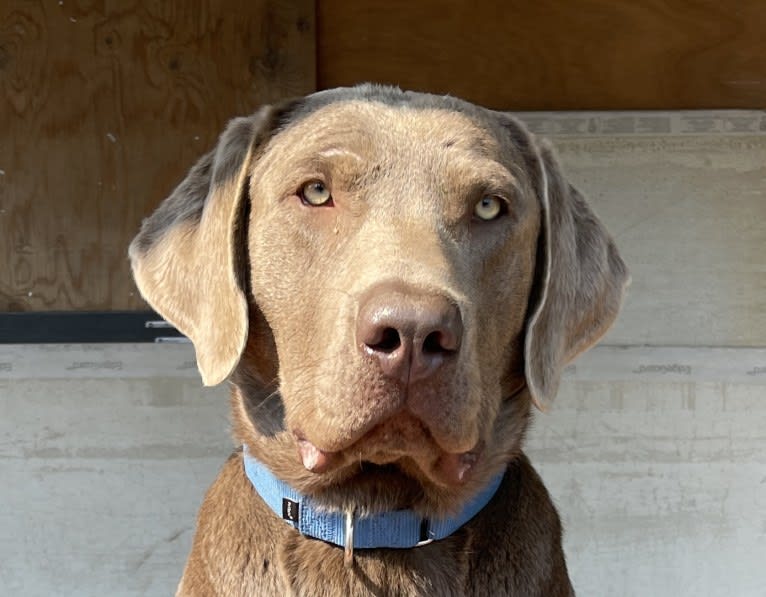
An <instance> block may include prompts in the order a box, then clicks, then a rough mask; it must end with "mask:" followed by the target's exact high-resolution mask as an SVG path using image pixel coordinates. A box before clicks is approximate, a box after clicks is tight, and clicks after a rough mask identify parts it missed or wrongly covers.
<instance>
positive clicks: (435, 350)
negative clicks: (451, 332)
mask: <svg viewBox="0 0 766 597" xmlns="http://www.w3.org/2000/svg"><path fill="white" fill-rule="evenodd" d="M423 352H424V353H426V354H439V353H443V352H450V350H449V349H448V348H446V347H445V346H444V342H443V341H442V333H441V332H431V333H430V334H428V336H426V339H425V340H424V341H423Z"/></svg>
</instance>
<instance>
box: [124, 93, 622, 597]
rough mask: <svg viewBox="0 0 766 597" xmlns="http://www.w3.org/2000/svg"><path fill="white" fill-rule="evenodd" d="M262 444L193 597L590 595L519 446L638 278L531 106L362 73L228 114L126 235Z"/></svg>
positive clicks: (204, 513) (203, 560)
mask: <svg viewBox="0 0 766 597" xmlns="http://www.w3.org/2000/svg"><path fill="white" fill-rule="evenodd" d="M130 256H131V260H132V265H133V271H134V274H135V278H136V281H137V283H138V286H139V288H140V289H141V292H142V293H143V295H144V297H145V298H146V299H147V300H148V301H149V303H150V304H151V305H152V306H153V307H154V308H155V309H156V310H157V311H158V312H159V313H161V314H162V315H163V316H164V317H166V318H167V319H168V321H170V322H172V323H173V324H174V325H176V326H177V327H178V328H179V329H180V330H181V331H182V332H183V333H184V334H186V335H188V336H189V337H190V338H191V339H192V341H193V343H194V347H195V350H196V354H197V362H198V365H199V369H200V372H201V374H202V378H203V380H204V382H205V383H206V384H208V385H210V384H217V383H219V382H221V381H223V380H224V379H226V378H227V377H230V378H231V381H232V411H233V415H232V416H233V423H234V436H235V440H236V442H237V444H238V445H241V446H242V449H240V450H237V451H236V452H235V453H234V454H233V455H232V457H231V458H230V459H229V461H228V462H227V463H226V465H225V466H224V468H223V470H222V472H221V473H220V475H219V477H218V479H217V480H216V481H215V483H214V484H213V486H212V487H211V489H210V491H209V492H208V494H207V497H206V498H205V502H204V504H203V506H202V509H201V512H200V515H199V520H198V527H197V533H196V537H195V540H194V546H193V548H192V552H191V555H190V556H189V560H188V563H187V565H186V569H185V571H184V575H183V578H182V580H181V583H180V585H179V588H178V594H179V595H225V596H234V595H243V596H244V595H288V594H290V595H318V596H327V595H440V596H441V595H477V596H488V595H493V596H494V595H517V596H524V597H529V596H533V595H541V596H546V597H553V596H557V595H571V594H572V587H571V584H570V582H569V578H568V575H567V570H566V564H565V560H564V555H563V552H562V549H561V527H560V523H559V519H558V515H557V514H556V511H555V509H554V507H553V505H552V503H551V500H550V498H549V497H548V494H547V492H546V490H545V488H544V487H543V485H542V483H541V481H540V479H539V477H538V476H537V474H536V473H535V471H534V470H533V468H532V467H531V465H530V464H529V462H528V460H527V459H526V457H525V456H524V454H523V452H522V451H521V444H522V440H523V438H524V433H525V430H526V428H527V425H528V421H529V418H530V410H531V406H532V404H535V405H536V406H538V407H541V408H543V407H545V406H546V405H547V404H548V403H549V402H550V401H551V399H552V398H553V397H554V395H555V393H556V390H557V387H558V384H559V378H560V374H561V371H562V368H563V367H564V365H565V364H566V363H567V362H568V361H570V360H571V359H573V358H574V357H575V356H576V355H577V354H578V353H580V352H582V351H584V350H586V349H587V348H588V347H589V346H591V345H592V344H594V343H595V342H596V340H597V339H598V338H599V337H600V336H601V335H602V334H604V332H605V331H606V330H607V328H608V327H609V326H610V324H611V323H612V321H613V320H614V318H615V317H616V315H617V312H618V310H619V307H620V303H621V301H622V296H623V292H624V288H625V286H626V284H627V280H628V275H627V271H626V268H625V265H624V263H623V261H622V260H621V259H620V256H619V255H618V253H617V249H616V248H615V246H614V243H613V242H612V239H611V238H610V237H609V235H608V233H607V232H606V230H605V229H604V228H603V226H602V225H601V223H600V222H599V221H598V219H597V218H596V217H595V216H594V214H593V212H592V211H591V210H590V209H589V208H588V206H587V204H586V203H585V201H584V200H583V198H582V196H581V195H580V194H579V193H578V192H577V191H576V190H575V189H574V188H572V187H571V186H570V185H569V184H568V183H567V182H566V180H565V179H564V177H563V175H562V173H561V169H560V168H559V166H558V164H557V162H556V160H555V158H554V156H553V154H552V152H551V149H550V148H549V147H548V145H547V144H546V143H544V142H541V141H539V140H537V139H536V138H535V137H533V136H532V135H531V134H530V133H529V132H527V131H526V129H525V128H524V127H523V126H522V125H521V124H520V123H519V122H518V121H517V120H515V119H514V118H512V117H511V116H509V115H507V114H504V113H500V112H493V111H490V110H486V109H483V108H480V107H477V106H474V105H471V104H469V103H466V102H463V101H460V100H458V99H454V98H450V97H436V96H431V95H425V94H419V93H409V92H402V91H400V90H398V89H393V88H388V87H379V86H372V85H364V86H360V87H355V88H351V89H335V90H330V91H323V92H320V93H316V94H313V95H310V96H308V97H305V98H301V99H296V100H292V101H288V102H285V103H282V104H280V105H276V106H267V107H264V108H261V109H260V110H259V111H258V112H257V113H255V114H254V115H252V116H250V117H247V118H239V119H236V120H233V121H232V122H231V123H230V124H229V126H228V127H227V129H226V130H225V131H224V133H223V134H222V136H221V138H220V140H219V143H218V145H217V147H216V148H215V150H214V151H212V152H210V153H209V154H207V155H206V156H204V157H203V158H202V159H201V160H200V161H199V162H198V163H197V164H196V165H195V166H194V167H193V168H192V170H191V172H190V173H189V174H188V176H187V177H186V179H185V180H184V181H183V182H182V183H181V184H180V185H179V186H178V188H177V189H176V190H175V191H174V192H173V193H172V194H171V195H170V197H168V198H167V199H166V200H165V201H164V202H163V203H162V204H161V205H160V206H159V208H158V209H157V211H156V212H155V213H154V214H153V215H152V216H151V217H149V218H148V219H147V220H146V221H145V222H144V224H143V227H142V229H141V231H140V233H139V234H138V236H137V237H136V239H135V240H134V241H133V243H132V245H131V248H130Z"/></svg>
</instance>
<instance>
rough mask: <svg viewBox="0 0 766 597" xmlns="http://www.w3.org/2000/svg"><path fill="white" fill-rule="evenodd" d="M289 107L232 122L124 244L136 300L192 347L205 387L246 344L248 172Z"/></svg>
mask: <svg viewBox="0 0 766 597" xmlns="http://www.w3.org/2000/svg"><path fill="white" fill-rule="evenodd" d="M290 105H291V104H290V103H289V102H286V103H285V104H283V105H281V106H278V107H271V106H266V107H264V108H261V109H260V110H259V111H258V112H256V113H255V114H253V115H252V116H249V117H247V118H236V119H234V120H232V121H231V122H230V123H229V125H228V127H227V128H226V130H225V131H224V132H223V134H222V135H221V137H220V139H219V140H218V145H217V146H216V148H215V149H214V150H213V151H211V152H210V153H208V154H207V155H205V156H204V157H202V158H201V159H200V160H199V161H198V162H197V163H196V164H195V165H194V167H193V168H192V169H191V171H190V172H189V173H188V174H187V176H186V178H185V179H184V180H183V181H182V182H181V184H180V185H178V187H177V188H176V189H175V190H174V191H173V193H172V194H171V195H170V196H169V197H168V198H167V199H165V201H163V202H162V204H161V205H160V206H159V207H158V208H157V210H156V211H155V212H154V213H153V214H152V215H151V216H150V217H148V218H147V219H146V220H144V222H143V225H142V227H141V231H140V232H139V233H138V235H137V236H136V238H135V239H133V242H132V243H131V245H130V250H129V255H130V260H131V265H132V267H133V276H134V278H135V280H136V284H137V285H138V288H139V290H140V291H141V294H142V296H143V297H144V298H145V299H146V300H147V302H148V303H149V304H150V305H151V306H152V307H153V308H154V309H155V310H156V311H157V312H158V313H160V315H162V316H163V317H164V318H165V319H166V320H167V321H169V322H170V323H172V324H173V325H174V326H175V327H176V328H178V330H180V331H181V333H183V334H184V335H186V336H188V337H189V338H190V339H191V341H192V342H193V343H194V349H195V352H196V355H197V366H198V368H199V370H200V373H201V375H202V380H203V382H204V383H205V385H215V384H217V383H220V382H221V381H223V380H224V379H225V378H226V377H227V376H228V375H229V374H230V373H231V371H232V370H233V369H234V367H235V366H236V365H237V363H238V362H239V358H240V355H241V354H242V350H243V349H244V346H245V342H246V340H247V332H248V296H247V291H248V289H247V284H248V282H247V280H248V275H249V273H248V272H247V268H248V263H249V260H248V255H247V226H248V216H249V200H248V193H249V173H250V172H251V170H252V161H253V159H254V154H256V153H257V151H258V148H259V147H260V146H261V145H263V144H264V143H265V141H266V140H268V139H269V138H270V136H271V134H272V132H273V131H274V129H275V128H276V127H277V125H278V122H279V120H280V118H281V117H283V116H284V114H285V112H286V111H287V110H288V109H289V107H290Z"/></svg>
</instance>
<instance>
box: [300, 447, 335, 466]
mask: <svg viewBox="0 0 766 597" xmlns="http://www.w3.org/2000/svg"><path fill="white" fill-rule="evenodd" d="M298 454H300V457H301V460H302V461H303V466H305V467H306V469H307V470H310V471H311V472H312V473H322V472H324V471H326V470H327V468H328V467H329V466H330V460H331V459H332V453H331V452H324V451H322V450H320V449H319V448H317V447H316V446H315V445H314V444H312V443H311V442H310V441H309V440H307V439H299V440H298Z"/></svg>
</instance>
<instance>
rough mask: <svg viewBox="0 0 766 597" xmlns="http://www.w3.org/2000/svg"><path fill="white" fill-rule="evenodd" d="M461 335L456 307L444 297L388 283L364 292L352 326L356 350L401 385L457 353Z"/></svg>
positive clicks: (461, 328) (413, 380)
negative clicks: (355, 321) (364, 296)
mask: <svg viewBox="0 0 766 597" xmlns="http://www.w3.org/2000/svg"><path fill="white" fill-rule="evenodd" d="M462 336H463V322H462V319H461V317H460V311H459V310H458V308H457V306H456V305H454V304H453V303H452V302H450V301H449V300H448V299H447V298H446V297H444V296H441V295H438V294H423V293H417V292H414V291H408V290H406V289H402V288H399V287H392V286H389V285H385V286H381V287H378V288H376V289H375V291H374V292H371V293H368V294H367V296H366V298H365V299H364V300H363V301H362V304H361V306H360V309H359V315H358V319H357V324H356V337H357V344H358V345H359V347H360V349H361V350H363V351H365V352H366V353H367V354H369V355H371V356H373V357H374V358H375V359H377V361H378V362H379V363H380V368H381V370H382V371H383V374H384V375H386V376H387V377H391V378H394V379H398V380H400V381H401V382H402V383H404V384H408V383H412V382H415V381H419V380H422V379H426V378H427V377H429V376H431V375H432V374H433V373H435V372H436V371H437V370H438V369H439V368H440V367H441V366H442V365H443V364H444V363H445V362H447V361H449V360H450V359H451V358H453V357H455V356H456V355H457V352H458V350H459V349H460V341H461V340H462Z"/></svg>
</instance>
